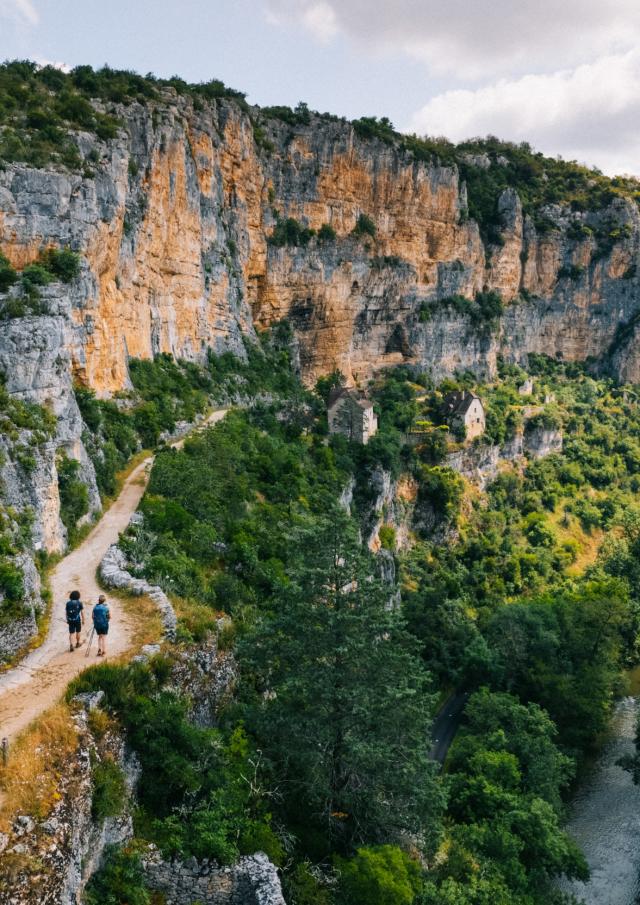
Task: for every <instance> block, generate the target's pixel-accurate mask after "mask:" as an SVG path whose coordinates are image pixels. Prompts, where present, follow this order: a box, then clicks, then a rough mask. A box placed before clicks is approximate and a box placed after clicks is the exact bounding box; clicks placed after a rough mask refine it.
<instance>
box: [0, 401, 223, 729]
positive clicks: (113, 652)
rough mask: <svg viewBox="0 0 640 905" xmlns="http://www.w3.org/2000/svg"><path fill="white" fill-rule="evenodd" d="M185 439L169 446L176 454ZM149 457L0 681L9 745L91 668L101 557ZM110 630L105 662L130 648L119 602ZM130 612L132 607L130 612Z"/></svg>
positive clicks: (126, 513) (77, 554) (142, 481)
mask: <svg viewBox="0 0 640 905" xmlns="http://www.w3.org/2000/svg"><path fill="white" fill-rule="evenodd" d="M226 412H227V409H219V410H217V411H214V412H212V413H211V414H210V415H209V417H208V418H207V419H206V420H205V421H204V422H203V423H202V424H201V425H199V426H198V427H197V428H195V430H196V431H198V430H202V429H203V428H204V427H207V426H209V425H211V424H214V423H215V422H216V421H220V419H221V418H224V416H225V414H226ZM185 439H186V437H183V438H182V439H180V440H177V441H176V442H175V443H173V444H172V446H174V447H176V448H180V447H181V446H182V445H183V443H184V440H185ZM152 464H153V456H149V458H147V459H145V460H144V461H143V462H141V463H140V464H139V465H137V466H136V468H135V469H134V470H133V471H132V472H131V474H130V475H129V476H128V477H127V479H126V481H125V483H124V485H123V487H122V490H121V491H120V494H119V495H118V497H117V499H116V500H115V502H114V503H113V504H112V506H111V507H110V508H109V509H108V510H107V511H106V512H105V513H104V515H103V516H102V518H101V519H100V521H99V522H98V523H97V524H96V525H95V527H94V528H93V530H92V531H91V533H90V534H89V535H88V536H87V537H86V538H85V540H84V541H83V542H82V543H81V544H80V546H79V547H76V549H75V550H73V551H72V552H71V553H69V555H68V556H65V557H64V559H62V560H61V561H60V562H59V563H58V565H57V566H56V567H55V569H54V570H53V572H52V573H51V575H50V578H49V583H50V587H51V594H52V600H53V602H52V606H51V623H50V626H49V630H48V632H47V636H46V638H45V639H44V641H43V643H42V644H41V645H40V647H38V648H36V649H35V650H34V651H32V652H31V653H30V654H28V655H27V656H26V657H25V658H24V659H23V660H22V661H21V662H20V663H19V664H18V665H17V666H15V667H14V668H13V669H10V670H9V671H8V672H6V673H4V674H3V675H0V737H1V738H8V739H9V741H11V739H12V738H15V736H16V735H18V734H19V733H20V732H21V731H22V730H23V729H25V728H26V727H27V726H28V725H29V723H31V722H32V721H33V720H34V719H35V718H36V717H38V716H39V715H40V714H41V713H43V711H45V710H46V709H47V708H48V707H50V706H51V705H53V704H54V703H55V702H56V701H57V700H58V699H59V698H60V697H61V695H62V694H63V692H64V690H65V688H66V687H67V685H68V684H69V682H70V681H71V679H73V677H74V676H76V675H78V673H80V672H82V670H83V669H86V668H87V666H90V665H92V664H93V663H95V662H103V661H102V660H97V659H96V651H97V645H96V642H95V637H94V641H93V644H92V646H91V651H90V654H89V657H86V656H85V654H86V652H87V647H86V639H87V638H88V636H89V632H90V629H91V609H92V607H93V604H95V603H96V601H97V598H98V595H99V594H100V593H102V592H101V589H100V587H99V586H98V583H97V580H96V572H97V569H98V566H99V565H100V562H101V560H102V557H103V556H104V554H105V553H106V552H107V549H108V548H109V547H110V546H111V544H115V543H116V541H117V540H118V536H119V535H120V533H121V532H122V531H124V530H125V528H126V527H127V525H128V524H129V519H130V518H131V516H132V515H133V513H134V512H135V511H136V509H137V508H138V504H139V503H140V500H141V499H142V496H143V494H144V491H145V488H146V486H147V482H148V480H149V474H150V471H151V466H152ZM74 588H77V589H78V590H79V591H80V592H81V594H82V600H83V602H84V605H85V626H84V630H83V636H82V637H83V639H85V642H84V644H83V646H82V647H80V648H79V649H78V650H75V651H74V652H73V653H70V651H69V635H68V631H67V623H66V620H65V603H66V601H67V599H68V594H69V591H72V590H73V589H74ZM107 598H108V600H109V606H110V609H111V624H110V627H109V636H108V642H107V644H108V648H107V659H111V658H113V657H114V656H118V655H119V654H123V653H125V652H126V651H127V650H129V648H130V647H131V644H132V640H131V639H132V637H133V627H134V620H133V618H132V616H131V615H130V613H127V612H126V611H125V610H124V608H123V607H122V606H121V605H120V602H119V601H118V600H117V599H113V598H109V595H108V594H107ZM129 609H131V607H129Z"/></svg>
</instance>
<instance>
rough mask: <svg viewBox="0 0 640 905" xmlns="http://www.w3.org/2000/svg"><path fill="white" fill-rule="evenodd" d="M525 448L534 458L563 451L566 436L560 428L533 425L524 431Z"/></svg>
mask: <svg viewBox="0 0 640 905" xmlns="http://www.w3.org/2000/svg"><path fill="white" fill-rule="evenodd" d="M523 439H524V450H525V452H526V454H527V455H528V456H530V457H531V458H532V459H542V458H544V456H548V455H550V454H551V453H560V452H562V447H563V443H564V437H563V434H562V431H561V430H560V429H558V428H548V427H533V428H532V429H531V430H525V432H524V438H523Z"/></svg>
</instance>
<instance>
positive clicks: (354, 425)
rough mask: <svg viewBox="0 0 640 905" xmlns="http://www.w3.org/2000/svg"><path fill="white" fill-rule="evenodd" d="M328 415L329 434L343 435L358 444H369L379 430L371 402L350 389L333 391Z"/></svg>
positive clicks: (339, 388)
mask: <svg viewBox="0 0 640 905" xmlns="http://www.w3.org/2000/svg"><path fill="white" fill-rule="evenodd" d="M327 414H328V418H329V433H330V434H343V435H344V436H345V437H347V438H348V439H349V440H353V441H354V442H356V443H368V441H369V440H370V438H371V437H373V435H374V434H375V433H376V431H377V430H378V419H377V417H376V413H375V412H374V410H373V403H372V402H371V400H370V399H365V398H364V397H363V396H361V395H360V394H359V393H358V392H357V391H356V390H352V389H349V388H348V387H337V388H336V389H334V390H332V392H331V395H330V396H329V403H328V406H327Z"/></svg>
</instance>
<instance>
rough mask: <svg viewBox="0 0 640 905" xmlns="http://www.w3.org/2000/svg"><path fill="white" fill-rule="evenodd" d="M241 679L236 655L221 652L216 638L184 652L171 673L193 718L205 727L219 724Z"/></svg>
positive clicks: (180, 654)
mask: <svg viewBox="0 0 640 905" xmlns="http://www.w3.org/2000/svg"><path fill="white" fill-rule="evenodd" d="M226 621H228V618H227V619H226ZM220 623H222V627H224V623H225V619H221V620H219V627H220ZM237 678H238V669H237V664H236V661H235V658H234V656H233V654H232V653H231V651H224V650H221V649H220V646H219V644H218V640H217V639H216V638H213V637H212V638H210V639H209V640H208V641H207V642H205V643H203V644H199V645H198V646H197V647H196V648H195V649H192V648H186V649H185V650H183V651H181V652H180V653H179V654H178V657H177V660H176V661H175V662H174V664H173V668H172V671H171V680H172V682H173V683H174V684H175V685H176V686H177V687H178V688H180V689H182V690H183V693H184V694H186V696H187V697H188V699H189V701H190V708H189V718H190V719H191V721H192V722H193V723H195V724H196V726H200V727H201V728H211V727H213V726H216V725H217V724H218V716H217V715H218V712H219V711H220V707H221V705H222V704H223V703H224V702H225V701H227V700H228V699H229V697H230V695H231V694H232V692H233V688H234V685H235V683H236V680H237Z"/></svg>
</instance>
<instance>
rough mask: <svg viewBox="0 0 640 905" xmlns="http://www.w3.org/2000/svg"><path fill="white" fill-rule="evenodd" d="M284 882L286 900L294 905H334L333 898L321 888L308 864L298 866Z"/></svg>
mask: <svg viewBox="0 0 640 905" xmlns="http://www.w3.org/2000/svg"><path fill="white" fill-rule="evenodd" d="M282 881H283V889H284V893H285V897H286V900H287V902H291V903H292V905H332V902H333V896H332V895H331V893H330V892H329V890H328V889H326V888H323V887H322V886H321V884H320V882H319V881H318V880H317V879H316V877H315V876H314V875H313V872H312V868H311V865H310V864H309V863H307V862H302V863H300V864H296V866H295V867H294V868H293V870H291V871H288V872H286V873H285V874H284V876H283V878H282Z"/></svg>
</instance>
